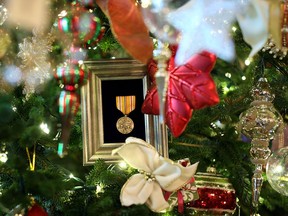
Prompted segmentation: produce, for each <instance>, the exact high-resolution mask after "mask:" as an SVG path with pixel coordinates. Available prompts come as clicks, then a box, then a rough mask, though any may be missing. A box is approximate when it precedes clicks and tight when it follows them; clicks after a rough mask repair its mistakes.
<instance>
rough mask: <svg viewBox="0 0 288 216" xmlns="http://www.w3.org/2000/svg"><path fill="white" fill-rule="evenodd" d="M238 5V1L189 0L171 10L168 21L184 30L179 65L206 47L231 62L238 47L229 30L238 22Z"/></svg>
mask: <svg viewBox="0 0 288 216" xmlns="http://www.w3.org/2000/svg"><path fill="white" fill-rule="evenodd" d="M236 6H237V1H235V0H218V1H211V0H190V1H189V2H187V3H186V4H185V5H183V6H182V7H180V8H178V9H177V10H174V11H173V12H171V13H170V14H169V15H168V17H167V19H168V22H169V23H170V24H171V25H173V26H174V27H175V28H176V29H178V30H179V31H180V32H181V38H180V41H179V48H178V51H177V54H176V57H175V62H176V64H177V65H181V64H184V63H185V62H186V61H187V60H188V59H189V58H190V57H191V56H192V55H194V54H196V53H199V52H201V51H203V50H205V51H210V52H212V53H214V54H216V55H217V56H218V57H219V58H221V59H223V60H226V61H232V60H233V59H234V58H235V50H234V42H233V40H232V39H231V38H230V30H231V24H232V23H233V22H234V21H235V11H236Z"/></svg>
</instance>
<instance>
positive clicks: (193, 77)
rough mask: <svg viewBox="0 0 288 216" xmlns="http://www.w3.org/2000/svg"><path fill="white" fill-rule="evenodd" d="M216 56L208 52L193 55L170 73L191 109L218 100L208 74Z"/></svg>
mask: <svg viewBox="0 0 288 216" xmlns="http://www.w3.org/2000/svg"><path fill="white" fill-rule="evenodd" d="M215 62H216V56H215V55H214V54H211V53H208V52H202V53H200V54H196V55H194V56H193V57H192V58H191V59H190V60H189V61H188V62H187V63H186V64H185V65H182V66H181V67H178V68H175V69H174V71H172V72H171V74H170V79H171V80H174V81H175V82H176V83H177V85H178V86H180V87H181V89H182V91H181V92H182V94H183V95H184V96H185V98H187V102H188V103H189V105H190V106H191V108H193V109H201V108H204V107H207V106H212V105H215V104H217V103H218V102H219V97H218V93H217V89H216V85H215V83H214V81H213V79H212V77H211V75H210V71H211V70H212V69H213V67H214V65H215Z"/></svg>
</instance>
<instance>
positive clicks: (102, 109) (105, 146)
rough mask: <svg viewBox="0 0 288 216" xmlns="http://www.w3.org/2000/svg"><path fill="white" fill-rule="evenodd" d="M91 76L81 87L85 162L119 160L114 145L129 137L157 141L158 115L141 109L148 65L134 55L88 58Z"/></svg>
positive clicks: (123, 141)
mask: <svg viewBox="0 0 288 216" xmlns="http://www.w3.org/2000/svg"><path fill="white" fill-rule="evenodd" d="M84 64H85V65H86V66H87V68H88V70H89V72H90V79H89V81H88V83H87V84H86V85H85V86H83V87H82V89H81V104H82V105H81V106H82V131H83V164H84V165H92V164H94V162H95V161H96V160H97V159H103V160H105V161H106V162H108V163H113V162H118V161H120V158H119V157H118V156H112V155H111V152H112V150H113V149H115V148H118V147H120V146H121V145H123V144H124V143H125V140H126V138H127V137H130V136H133V137H137V138H141V139H143V140H145V141H146V142H148V143H150V144H152V145H155V143H156V142H157V140H158V139H159V133H160V134H162V136H167V131H166V130H163V129H160V128H161V127H160V126H159V119H158V116H153V115H146V114H143V113H142V112H141V106H142V103H143V101H144V97H145V95H146V92H147V89H148V88H149V80H148V78H147V74H146V73H147V72H146V65H144V64H141V63H139V62H138V61H136V60H132V59H111V60H101V61H86V62H85V63H84Z"/></svg>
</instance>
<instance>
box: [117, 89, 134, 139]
mask: <svg viewBox="0 0 288 216" xmlns="http://www.w3.org/2000/svg"><path fill="white" fill-rule="evenodd" d="M135 105H136V96H135V95H130V96H116V107H117V109H118V110H120V111H121V112H122V113H123V114H124V116H123V117H121V118H119V119H118V121H117V122H116V128H117V130H118V131H119V132H120V133H122V134H129V133H131V132H132V130H133V128H134V122H133V120H132V119H131V118H129V117H128V115H129V113H130V112H132V111H133V110H134V109H135Z"/></svg>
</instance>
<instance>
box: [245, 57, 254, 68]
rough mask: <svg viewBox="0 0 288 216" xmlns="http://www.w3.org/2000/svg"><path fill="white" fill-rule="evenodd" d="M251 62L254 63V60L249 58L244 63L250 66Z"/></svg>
mask: <svg viewBox="0 0 288 216" xmlns="http://www.w3.org/2000/svg"><path fill="white" fill-rule="evenodd" d="M251 61H252V59H250V58H247V59H246V60H245V62H244V63H245V65H246V66H249V65H250V64H251Z"/></svg>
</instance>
